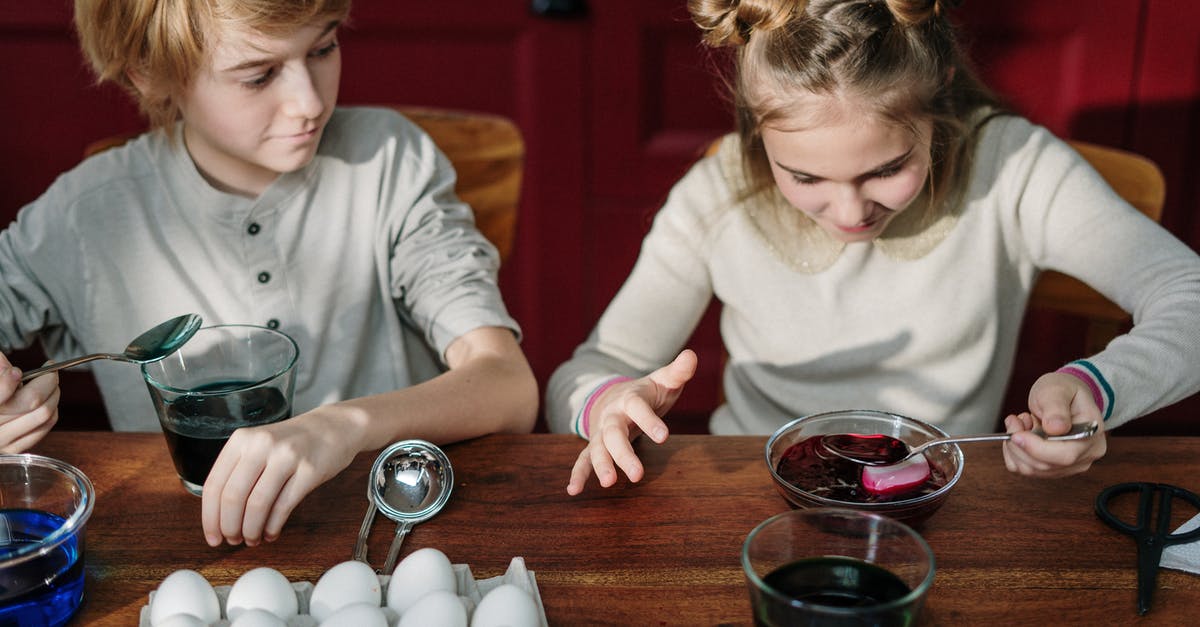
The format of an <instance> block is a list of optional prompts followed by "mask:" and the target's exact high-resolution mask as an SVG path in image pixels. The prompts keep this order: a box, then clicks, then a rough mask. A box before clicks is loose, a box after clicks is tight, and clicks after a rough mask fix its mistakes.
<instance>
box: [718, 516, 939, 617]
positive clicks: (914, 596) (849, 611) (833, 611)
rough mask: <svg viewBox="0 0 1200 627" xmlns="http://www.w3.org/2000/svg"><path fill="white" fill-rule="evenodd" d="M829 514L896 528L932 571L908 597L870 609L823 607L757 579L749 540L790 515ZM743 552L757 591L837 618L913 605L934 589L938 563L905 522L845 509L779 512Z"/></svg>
mask: <svg viewBox="0 0 1200 627" xmlns="http://www.w3.org/2000/svg"><path fill="white" fill-rule="evenodd" d="M830 514H832V515H835V516H841V517H844V518H867V519H871V520H873V521H875V523H876V524H879V523H882V524H885V525H892V526H893V527H894V528H896V529H899V530H900V531H902V532H903V533H904V534H905V535H907V536H908V537H910V538H912V539H913V540H916V543H917V545H918V546H919V547H920V548H921V552H922V553H924V554H925V556H926V557H927V558H928V559H929V568H928V569H927V572H926V573H925V577H924V578H922V579H921V582H920V583H919V584H917V585H915V586H913V588H912V590H910V591H909V592H908V594H906V595H904V596H902V597H900V598H898V599H893V600H891V601H887V602H885V603H876V604H874V605H869V606H860V607H839V606H836V605H824V604H821V603H813V602H810V601H801V600H798V599H794V598H792V597H791V596H789V595H787V594H784V593H783V592H781V591H779V590H777V589H775V588H774V587H772V586H771V585H770V584H768V583H767V582H766V581H763V579H762V577H759V576H758V573H757V572H756V571H755V569H754V568H753V566H752V565H751V563H750V556H749V547H750V541H751V540H753V539H754V538H755V537H756V536H757V535H758V534H759V533H760V532H761V531H762V530H763V529H766V528H767V526H768V525H770V524H771V523H774V522H776V521H778V520H781V519H783V518H785V517H788V516H804V517H806V518H807V517H814V516H818V515H830ZM741 553H742V556H741V557H742V559H741V562H742V572H743V573H744V574H745V575H746V578H747V579H749V580H750V583H751V585H753V586H754V587H755V588H757V589H758V590H759V591H761V592H762V593H763V594H767V595H769V596H770V597H771V598H773V599H775V600H777V601H780V602H782V603H784V604H785V605H788V606H789V607H794V608H799V609H813V608H816V609H817V610H819V611H820V612H822V613H825V614H830V615H834V616H847V617H848V616H853V615H855V614H861V613H862V612H863V609H864V607H865V608H869V609H870V610H871V611H873V612H875V611H879V612H886V611H889V610H894V609H898V608H900V607H903V606H905V605H910V604H912V603H914V602H916V601H917V600H918V599H920V598H921V597H922V596H924V595H925V594H926V593H928V592H929V589H930V588H931V587H933V576H934V574H935V573H936V571H937V561H936V559H935V557H934V555H933V548H932V547H930V546H929V543H928V542H926V541H925V538H923V537H922V536H921V534H919V533H917V532H916V530H914V529H913V528H912V527H910V526H908V525H907V524H905V523H904V522H902V521H899V520H896V519H895V518H892V517H890V516H884V515H882V514H876V513H873V512H864V511H859V510H853V509H847V508H844V507H816V508H808V509H790V510H787V511H785V512H780V513H778V514H775V515H774V516H771V517H770V518H767V519H766V520H764V521H762V522H760V523H758V524H757V525H755V527H754V529H751V530H750V533H748V534H746V540H745V541H743V542H742V551H741ZM854 559H857V558H854ZM862 561H867V563H874V562H870V561H868V560H862Z"/></svg>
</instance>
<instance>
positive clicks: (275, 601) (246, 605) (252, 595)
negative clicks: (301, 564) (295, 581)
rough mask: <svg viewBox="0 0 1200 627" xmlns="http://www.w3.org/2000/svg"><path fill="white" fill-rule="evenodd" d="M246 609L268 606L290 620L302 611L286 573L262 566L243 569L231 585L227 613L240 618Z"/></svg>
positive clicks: (226, 606)
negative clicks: (284, 574) (243, 571)
mask: <svg viewBox="0 0 1200 627" xmlns="http://www.w3.org/2000/svg"><path fill="white" fill-rule="evenodd" d="M246 610H266V611H268V612H270V613H272V614H274V615H276V616H278V617H279V618H282V619H283V620H285V621H286V620H287V619H289V618H291V617H293V616H295V615H296V614H298V613H299V611H300V602H299V601H298V600H297V599H296V590H295V588H292V584H291V582H289V581H288V580H287V577H284V576H283V573H281V572H279V571H277V570H275V569H274V568H268V567H266V566H262V567H259V568H255V569H252V570H248V571H246V572H245V573H243V574H242V576H241V577H238V578H237V581H235V582H233V587H232V588H230V589H229V598H228V599H226V601H225V616H226V617H227V618H229V620H237V617H238V616H240V615H241V614H242V612H245V611H246Z"/></svg>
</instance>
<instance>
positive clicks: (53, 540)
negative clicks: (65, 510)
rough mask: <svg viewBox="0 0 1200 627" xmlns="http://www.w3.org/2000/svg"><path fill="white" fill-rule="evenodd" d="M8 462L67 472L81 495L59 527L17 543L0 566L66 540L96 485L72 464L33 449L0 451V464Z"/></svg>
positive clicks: (87, 509) (83, 519)
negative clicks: (16, 451) (23, 451)
mask: <svg viewBox="0 0 1200 627" xmlns="http://www.w3.org/2000/svg"><path fill="white" fill-rule="evenodd" d="M10 462H13V463H16V464H19V465H20V466H23V467H26V468H28V467H30V466H37V467H39V468H48V469H50V470H55V471H58V472H60V473H62V474H63V475H66V476H67V477H68V478H69V479H70V480H71V481H72V482H73V483H74V485H75V487H76V488H77V489H78V490H79V495H80V498H79V504H78V505H76V506H75V511H74V512H72V513H71V515H70V516H68V517H66V519H64V520H63V524H62V525H60V526H59V527H58V529H55V530H54V531H53V532H51V533H50V534H49V535H47V536H46V537H44V538H42V539H41V540H39V541H37V542H32V543H30V544H28V545H26V546H22V547H19V548H17V549H16V550H14V551H12V552H11V553H9V554H8V555H7V556H6V557H5V558H4V559H3V560H0V565H3V566H11V565H15V564H19V563H21V562H25V561H28V560H30V559H33V558H36V557H40V556H42V555H45V554H47V553H49V552H50V551H53V550H54V549H55V548H57V547H58V546H59V545H60V544H62V543H63V542H66V540H67V539H68V538H69V537H71V536H73V535H75V534H76V533H77V532H79V531H80V530H82V529H83V526H84V525H85V524H87V521H88V518H90V517H91V515H92V509H93V508H94V507H95V504H96V487H95V486H94V485H92V480H91V479H88V476H87V475H85V474H83V471H81V470H79V469H78V468H76V467H75V466H72V465H71V464H68V463H66V462H64V461H62V460H59V459H54V458H53V457H46V456H44V455H36V454H33V453H0V465H9V463H10ZM56 515H57V514H56Z"/></svg>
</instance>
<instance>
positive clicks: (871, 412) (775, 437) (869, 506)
mask: <svg viewBox="0 0 1200 627" xmlns="http://www.w3.org/2000/svg"><path fill="white" fill-rule="evenodd" d="M851 415H861V416H863V417H865V418H888V419H899V420H905V421H908V422H911V423H912V424H914V425H917V426H920V427H921V428H923V429H928V430H929V431H931V432H932V433H934V434H936V435H934V437H949V434H947V433H946V432H945V431H944V430H943V429H942V428H941V427H938V426H937V425H934V424H930V423H928V422H925V421H923V420H918V419H916V418H910V417H908V416H905V415H902V414H897V413H893V412H890V411H884V410H881V409H837V410H833V411H826V412H820V413H816V414H808V415H806V416H801V417H799V418H793V419H792V420H789V421H788V422H786V423H784V425H783V426H781V427H779V428H778V429H776V430H775V433H772V434H771V437H769V438H767V444H766V446H765V447H764V449H763V452H764V459H765V460H766V464H767V471H768V472H770V473H771V477H772V478H773V479H774V480H775V484H776V485H778V486H781V487H783V488H784V489H786V490H787V491H788V492H791V493H792V494H796V495H799V496H803V497H804V498H806V499H811V500H813V501H817V502H818V503H820V504H821V507H828V508H845V509H855V510H858V511H863V512H870V513H874V512H876V511H878V512H880V513H883V514H884V515H886V514H887V512H889V511H892V510H895V509H896V507H897V506H902V507H905V508H908V507H915V506H918V505H922V504H924V503H927V502H929V501H932V500H935V499H938V498H941V497H943V496H945V494H946V493H947V492H949V491H950V489H951V488H953V487H954V485H955V484H957V483H958V480H959V479H960V478H961V477H962V474H963V466H965V465H966V464H965V462H966V459H965V457H964V455H963V452H962V448H960V447H959V446H958V445H957V444H943V445H942V446H948V447H950V449H951V451H952V453H951V455H952V457H954V459H955V461H956V462H957V463H956V464H955V469H954V476H952V477H950V479H948V480H947V481H946V485H944V486H942V487H940V488H938V489H936V490H934V491H933V492H930V493H928V494H922V495H921V496H918V497H916V498H912V499H901V500H898V501H884V502H881V503H858V502H855V501H841V500H838V499H831V498H827V497H824V496H821V495H819V494H813V493H812V492H809V491H808V490H804V489H802V488H800V487H799V486H796V485H794V484H792V483H791V482H789V481H787V480H785V479H784V478H783V477H781V476H779V473H778V472H777V471H776V470H775V465H774V464H772V463H771V449H772V448H773V447H774V446H775V443H776V442H778V441H779V439H780V438H782V437H784V435H785V434H787V433H789V432H790V431H791V430H792V429H793V428H794V427H795V426H796V425H797V424H799V423H801V422H803V421H811V420H816V419H818V418H837V417H841V416H851Z"/></svg>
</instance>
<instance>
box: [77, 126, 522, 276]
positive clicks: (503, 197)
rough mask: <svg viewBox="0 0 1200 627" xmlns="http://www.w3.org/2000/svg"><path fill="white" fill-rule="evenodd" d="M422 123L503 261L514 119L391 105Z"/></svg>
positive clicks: (517, 134)
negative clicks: (448, 163) (455, 175)
mask: <svg viewBox="0 0 1200 627" xmlns="http://www.w3.org/2000/svg"><path fill="white" fill-rule="evenodd" d="M393 108H394V109H396V110H397V111H399V112H400V113H402V114H404V115H405V117H407V118H409V119H410V120H412V121H413V122H414V123H415V124H417V126H420V127H421V128H422V129H423V130H424V131H425V132H426V133H428V134H429V136H430V137H432V138H433V142H434V143H435V144H437V145H438V147H439V148H441V150H442V152H444V153H445V154H446V157H447V158H448V159H449V160H450V163H451V164H453V165H454V169H455V170H456V171H457V173H458V185H457V187H456V189H455V191H456V192H457V193H458V196H459V198H461V199H462V200H463V201H464V202H466V203H467V204H469V205H471V208H472V209H473V210H474V212H475V225H476V227H477V228H478V229H479V231H480V232H481V233H483V235H484V237H487V238H488V241H490V242H491V243H492V244H493V245H494V246H495V247H496V249H497V250H499V251H500V259H501V261H504V260H507V259H508V256H509V255H510V254H511V253H512V248H513V240H514V239H515V236H516V226H517V207H518V204H519V200H520V196H521V179H522V175H523V173H524V168H525V142H524V140H523V139H522V136H521V131H520V129H518V128H517V126H516V124H514V123H513V121H512V120H510V119H508V118H506V117H503V116H499V115H494V114H490V113H478V112H472V111H455V110H449V109H434V108H425V107H393ZM136 135H137V133H125V134H122V135H115V136H113V137H106V138H104V139H101V140H99V141H95V142H92V143H91V144H89V145H88V146H87V147H86V148H85V149H84V156H85V157H87V156H91V155H93V154H96V153H97V152H100V151H102V150H106V149H108V148H112V147H115V146H120V145H121V144H124V143H125V142H126V141H129V140H130V139H132V138H133V137H135V136H136Z"/></svg>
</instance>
